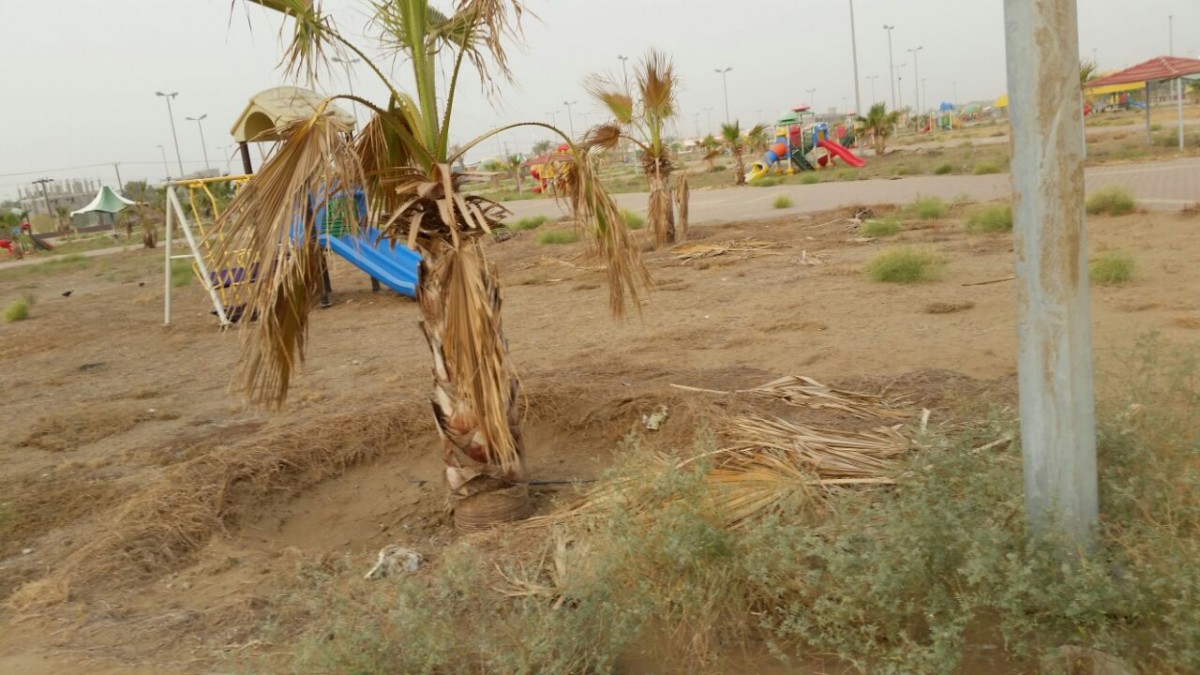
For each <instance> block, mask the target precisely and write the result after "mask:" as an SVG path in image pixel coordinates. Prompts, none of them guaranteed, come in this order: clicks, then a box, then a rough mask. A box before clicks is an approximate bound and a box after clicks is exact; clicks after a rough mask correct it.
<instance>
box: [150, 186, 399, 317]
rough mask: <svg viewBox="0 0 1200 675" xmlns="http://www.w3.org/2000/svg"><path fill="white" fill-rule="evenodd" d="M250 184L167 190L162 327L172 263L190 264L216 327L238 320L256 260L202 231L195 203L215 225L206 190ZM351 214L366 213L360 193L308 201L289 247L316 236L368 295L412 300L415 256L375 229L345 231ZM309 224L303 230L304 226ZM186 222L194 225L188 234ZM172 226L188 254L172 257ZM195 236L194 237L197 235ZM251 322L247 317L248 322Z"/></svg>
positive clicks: (257, 268)
mask: <svg viewBox="0 0 1200 675" xmlns="http://www.w3.org/2000/svg"><path fill="white" fill-rule="evenodd" d="M249 179H250V176H249V175H242V176H220V177H217V178H203V179H195V180H185V181H177V182H175V183H172V184H170V185H168V186H167V224H166V227H167V232H166V288H165V291H166V295H165V303H164V323H166V324H170V323H171V286H172V283H171V264H172V261H173V260H178V259H190V260H191V261H192V269H193V271H194V273H195V275H196V278H197V279H198V280H199V281H200V284H201V286H203V287H204V289H205V291H206V292H207V293H208V295H209V298H210V300H211V302H212V305H213V310H212V314H214V315H216V317H217V319H218V321H219V322H220V324H221V326H228V325H230V324H233V323H236V322H237V321H238V320H240V319H241V318H242V316H243V314H244V312H245V308H246V304H247V302H248V299H249V291H250V286H251V285H252V284H254V283H256V282H257V281H258V278H259V275H260V273H261V272H262V271H263V268H262V265H263V261H261V260H252V259H251V258H250V255H249V252H248V251H247V250H246V249H243V248H238V247H237V246H236V242H231V241H230V240H229V239H228V234H227V233H226V232H225V231H224V230H223V229H222V228H220V227H216V228H206V227H205V225H204V219H203V218H202V217H201V213H200V208H199V204H200V200H201V199H204V198H207V201H208V206H209V212H210V213H211V214H212V222H213V223H216V222H219V217H220V212H219V207H218V204H217V200H216V197H215V196H214V195H213V193H212V191H211V190H210V189H209V187H208V186H209V185H211V184H213V183H219V182H232V183H233V184H234V185H235V186H240V185H242V184H244V183H245V182H246V181H247V180H249ZM177 187H186V188H187V189H188V202H189V205H190V207H191V208H190V210H191V214H192V219H191V220H190V221H189V219H188V217H187V215H186V214H185V212H184V209H183V206H182V204H181V203H180V201H179V196H178V194H177V193H176V188H177ZM351 207H353V208H355V209H356V215H357V217H358V219H359V220H360V221H362V220H363V219H365V217H366V214H367V205H366V198H365V196H364V195H363V193H362V191H361V190H358V191H356V192H355V194H354V198H353V200H351V199H348V198H347V197H346V196H345V194H344V193H343V192H341V191H334V192H333V193H332V194H330V195H327V196H319V197H314V196H313V195H310V196H309V200H308V207H307V208H308V210H309V213H311V215H312V217H311V220H309V219H308V218H303V217H299V216H298V217H297V218H296V221H295V222H294V223H293V225H292V227H291V228H290V229H291V242H290V243H291V245H295V243H296V242H297V241H299V240H301V239H302V238H303V237H308V236H313V237H316V239H317V242H318V243H319V244H320V245H321V246H322V247H323V248H324V249H325V250H326V251H330V252H333V253H335V254H337V255H339V256H341V257H342V258H344V259H345V260H346V261H348V262H349V263H350V264H352V265H354V266H355V267H357V268H358V269H360V270H362V271H363V272H365V273H367V274H368V275H369V276H370V277H371V285H372V288H373V290H378V289H379V286H380V284H382V285H384V286H387V287H388V288H389V289H391V290H393V291H395V292H397V293H400V294H401V295H405V296H408V297H415V296H416V288H417V279H418V266H419V265H420V261H421V257H420V255H419V254H417V253H416V252H414V251H412V250H410V249H408V248H407V247H405V246H403V245H401V244H396V243H392V242H388V241H386V240H384V239H382V237H381V235H380V232H379V230H377V229H376V228H373V227H362V228H360V229H359V230H358V231H357V232H354V231H353V230H352V229H351V228H350V227H349V226H348V221H349V219H350V214H349V212H348V209H349V208H351ZM306 220H308V222H311V223H312V227H311V228H305V221H306ZM192 223H195V231H193V228H192ZM176 224H178V226H179V228H180V229H181V230H182V231H183V234H184V238H185V239H186V240H187V243H188V248H189V252H188V253H185V254H182V255H173V254H172V251H171V245H172V241H173V239H174V234H175V233H174V227H175V225H176ZM197 235H198V236H197ZM324 284H325V287H324V297H323V298H322V300H321V304H322V305H328V304H329V302H328V295H329V293H330V292H331V291H332V288H331V285H330V282H329V274H328V270H326V273H325V275H324ZM251 318H252V319H253V317H251Z"/></svg>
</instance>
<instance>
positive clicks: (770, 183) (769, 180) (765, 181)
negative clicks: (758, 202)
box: [750, 176, 783, 187]
mask: <svg viewBox="0 0 1200 675" xmlns="http://www.w3.org/2000/svg"><path fill="white" fill-rule="evenodd" d="M782 183H783V180H782V179H780V178H776V177H774V176H768V177H766V178H759V179H758V180H756V181H754V182H753V183H750V185H753V186H754V187H775V186H776V185H781V184H782Z"/></svg>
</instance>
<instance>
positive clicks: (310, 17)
mask: <svg viewBox="0 0 1200 675" xmlns="http://www.w3.org/2000/svg"><path fill="white" fill-rule="evenodd" d="M249 1H250V2H253V3H256V4H259V5H262V6H264V7H266V8H267V9H273V10H275V11H277V12H280V13H283V14H286V15H287V16H289V17H291V19H292V23H293V26H292V36H291V39H290V40H287V41H286V43H287V45H288V46H287V47H286V50H285V52H284V57H283V67H284V70H285V71H286V72H288V73H290V74H293V75H304V76H305V78H306V79H307V80H308V81H309V82H312V81H314V80H316V79H317V73H318V69H320V68H323V67H325V66H327V65H328V61H327V59H326V50H327V49H328V48H329V46H330V44H329V43H330V41H331V39H332V34H333V33H334V31H333V30H332V29H333V24H332V22H331V21H330V19H329V17H328V16H326V15H325V14H324V13H322V12H321V7H320V5H319V4H317V3H316V2H315V1H314V0H249ZM231 2H237V0H231ZM279 34H280V38H283V36H284V28H283V27H280V29H279Z"/></svg>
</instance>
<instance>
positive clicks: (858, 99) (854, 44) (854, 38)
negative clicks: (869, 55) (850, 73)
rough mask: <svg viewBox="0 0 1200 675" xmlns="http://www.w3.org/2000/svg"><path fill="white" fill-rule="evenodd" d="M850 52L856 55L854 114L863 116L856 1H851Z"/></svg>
mask: <svg viewBox="0 0 1200 675" xmlns="http://www.w3.org/2000/svg"><path fill="white" fill-rule="evenodd" d="M850 51H851V53H853V55H854V108H855V110H854V114H856V115H861V114H862V96H861V95H860V94H859V91H858V35H857V34H856V33H855V30H854V0H850Z"/></svg>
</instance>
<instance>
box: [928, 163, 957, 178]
mask: <svg viewBox="0 0 1200 675" xmlns="http://www.w3.org/2000/svg"><path fill="white" fill-rule="evenodd" d="M952 171H954V165H952V164H939V165H938V167H937V168H936V169H934V170H933V172H934V173H935V174H937V175H939V176H945V175H946V174H948V173H950V172H952Z"/></svg>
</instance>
